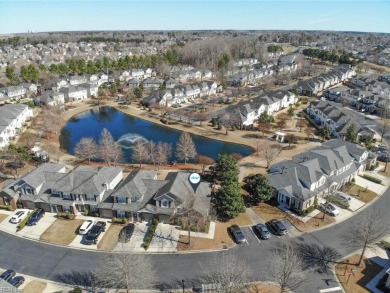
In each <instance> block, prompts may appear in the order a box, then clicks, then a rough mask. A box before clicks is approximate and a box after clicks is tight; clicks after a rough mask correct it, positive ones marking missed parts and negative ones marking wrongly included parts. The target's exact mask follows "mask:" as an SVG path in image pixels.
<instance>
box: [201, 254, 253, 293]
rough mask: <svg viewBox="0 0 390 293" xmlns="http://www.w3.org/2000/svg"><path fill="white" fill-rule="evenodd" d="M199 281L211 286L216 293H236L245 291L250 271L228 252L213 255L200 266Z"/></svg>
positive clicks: (246, 265)
mask: <svg viewBox="0 0 390 293" xmlns="http://www.w3.org/2000/svg"><path fill="white" fill-rule="evenodd" d="M200 271H201V273H200V276H199V280H200V281H201V282H202V283H203V284H213V285H214V286H215V290H213V292H217V293H237V292H243V291H244V290H247V289H248V288H249V287H250V285H249V284H248V282H249V281H250V277H251V276H252V271H251V269H250V267H249V266H248V264H247V263H246V262H245V261H244V260H242V259H239V258H237V257H236V256H235V255H233V254H231V253H229V252H222V253H218V254H214V255H213V256H212V257H211V258H209V260H208V261H206V262H205V263H203V264H201V266H200Z"/></svg>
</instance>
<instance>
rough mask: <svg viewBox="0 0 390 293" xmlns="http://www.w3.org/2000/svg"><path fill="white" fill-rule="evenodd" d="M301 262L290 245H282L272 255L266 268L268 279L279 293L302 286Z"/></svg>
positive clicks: (303, 278)
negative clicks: (275, 285)
mask: <svg viewBox="0 0 390 293" xmlns="http://www.w3.org/2000/svg"><path fill="white" fill-rule="evenodd" d="M303 269H304V266H303V262H302V260H301V258H300V256H299V253H298V252H297V250H296V249H295V248H294V247H293V246H292V244H290V243H287V244H283V245H281V246H280V247H278V248H277V249H275V251H274V252H273V254H272V257H271V263H270V265H269V267H268V274H269V277H270V278H271V279H272V281H273V282H275V283H276V284H277V285H278V286H279V288H280V292H281V293H285V292H289V291H290V290H292V291H294V292H295V290H297V289H298V288H299V287H301V286H302V284H303V282H304V280H305V278H306V276H305V273H304V272H303Z"/></svg>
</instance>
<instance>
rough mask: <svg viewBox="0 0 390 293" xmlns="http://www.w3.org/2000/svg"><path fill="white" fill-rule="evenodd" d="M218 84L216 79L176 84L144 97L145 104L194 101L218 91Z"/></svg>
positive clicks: (163, 104)
mask: <svg viewBox="0 0 390 293" xmlns="http://www.w3.org/2000/svg"><path fill="white" fill-rule="evenodd" d="M217 89H218V85H217V83H216V82H214V81H204V82H198V83H193V84H186V85H176V86H175V87H173V88H172V89H169V88H167V89H165V90H160V91H154V92H152V93H150V95H149V96H148V97H146V98H145V99H144V104H145V105H151V104H158V105H160V106H161V107H169V106H172V105H173V104H182V103H185V102H188V101H193V100H194V99H195V98H198V97H209V96H211V95H215V94H216V93H217Z"/></svg>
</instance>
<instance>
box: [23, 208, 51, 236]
mask: <svg viewBox="0 0 390 293" xmlns="http://www.w3.org/2000/svg"><path fill="white" fill-rule="evenodd" d="M55 220H57V217H56V214H55V213H45V215H44V216H43V217H42V219H40V220H39V222H38V223H37V224H36V225H34V226H27V225H26V226H24V228H23V229H22V230H21V231H19V232H16V235H19V236H23V237H27V238H31V239H35V240H39V238H40V237H41V235H42V234H43V232H45V231H46V229H47V228H49V227H50V226H51V224H53V223H54V221H55Z"/></svg>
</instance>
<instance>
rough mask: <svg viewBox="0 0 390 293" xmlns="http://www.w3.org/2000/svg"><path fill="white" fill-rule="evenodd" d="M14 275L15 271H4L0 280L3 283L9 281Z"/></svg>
mask: <svg viewBox="0 0 390 293" xmlns="http://www.w3.org/2000/svg"><path fill="white" fill-rule="evenodd" d="M15 275H16V273H15V271H13V270H6V271H5V272H4V273H2V274H1V275H0V279H3V280H4V281H7V282H8V281H9V280H11V279H12V278H13V277H14V276H15Z"/></svg>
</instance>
